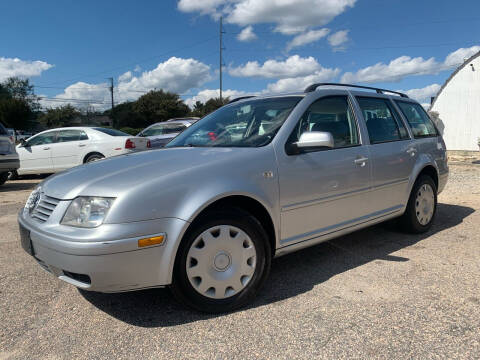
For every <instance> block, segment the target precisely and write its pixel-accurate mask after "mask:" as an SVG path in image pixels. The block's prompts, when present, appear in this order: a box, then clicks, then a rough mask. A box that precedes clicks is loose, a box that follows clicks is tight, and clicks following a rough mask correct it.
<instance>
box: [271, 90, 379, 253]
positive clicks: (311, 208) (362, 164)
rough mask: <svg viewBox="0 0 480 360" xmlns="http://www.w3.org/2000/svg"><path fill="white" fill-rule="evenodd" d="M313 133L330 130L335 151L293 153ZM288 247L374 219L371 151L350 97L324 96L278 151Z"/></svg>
mask: <svg viewBox="0 0 480 360" xmlns="http://www.w3.org/2000/svg"><path fill="white" fill-rule="evenodd" d="M309 131H323V132H330V133H331V134H332V136H333V138H334V148H331V149H318V150H316V151H310V152H305V153H300V154H292V153H290V154H289V153H288V147H289V146H290V144H292V143H294V142H296V141H298V139H299V137H300V135H301V134H302V133H304V132H309ZM277 158H278V166H279V168H278V171H279V183H280V205H281V240H280V243H281V245H282V246H288V245H292V244H295V243H298V242H301V241H306V240H310V239H314V238H317V237H320V236H322V235H326V234H329V233H334V232H336V231H339V230H341V229H343V228H345V227H349V226H352V225H355V224H358V223H361V222H364V221H366V220H368V219H369V216H370V213H371V211H370V204H369V190H370V176H371V174H370V161H369V159H368V158H369V154H368V148H367V146H365V145H364V144H363V143H362V141H361V136H360V130H359V127H358V123H357V121H356V118H355V115H354V112H353V110H352V107H351V106H350V100H349V98H348V96H347V95H335V96H327V97H322V98H320V99H318V100H316V101H314V102H313V103H312V104H311V105H310V106H309V107H308V109H307V110H306V112H305V113H304V114H303V116H302V117H301V118H300V120H299V122H298V123H297V126H296V127H295V128H294V130H293V132H292V134H291V135H290V138H289V139H288V141H287V144H286V148H285V150H284V149H282V150H281V151H278V154H277Z"/></svg>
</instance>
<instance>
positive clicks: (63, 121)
mask: <svg viewBox="0 0 480 360" xmlns="http://www.w3.org/2000/svg"><path fill="white" fill-rule="evenodd" d="M79 116H81V113H80V111H78V110H77V109H75V108H74V107H73V106H72V105H70V104H67V105H63V106H61V107H58V108H51V109H48V110H47V111H46V112H45V113H43V114H42V115H40V117H39V119H38V120H39V121H40V123H42V124H43V125H45V126H46V127H47V128H52V127H62V126H71V125H72V122H73V120H74V119H76V118H77V117H79Z"/></svg>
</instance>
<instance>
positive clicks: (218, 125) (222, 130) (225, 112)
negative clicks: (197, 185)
mask: <svg viewBox="0 0 480 360" xmlns="http://www.w3.org/2000/svg"><path fill="white" fill-rule="evenodd" d="M301 99H302V97H301V96H288V97H277V98H270V99H257V100H250V101H245V102H241V103H238V104H232V105H229V106H224V107H222V108H220V109H218V110H217V111H215V112H213V113H211V114H210V115H207V116H206V117H204V118H203V119H202V120H200V121H198V122H197V123H195V124H193V125H192V126H190V127H189V128H188V129H187V130H185V131H184V132H183V133H181V134H180V135H178V136H177V137H176V138H175V139H173V140H172V141H171V142H170V143H169V144H168V145H167V146H166V147H179V146H206V147H213V146H219V147H258V146H264V145H267V144H268V143H269V142H270V141H272V139H273V138H274V136H275V134H276V133H277V131H278V130H279V129H280V127H281V126H282V125H283V123H284V121H285V120H286V119H287V117H288V115H289V114H290V112H291V111H292V110H293V108H294V107H295V106H296V105H297V103H298V102H299V101H300V100H301Z"/></svg>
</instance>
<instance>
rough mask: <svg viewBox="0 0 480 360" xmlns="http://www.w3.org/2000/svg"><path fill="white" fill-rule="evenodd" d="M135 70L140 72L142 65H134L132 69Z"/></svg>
mask: <svg viewBox="0 0 480 360" xmlns="http://www.w3.org/2000/svg"><path fill="white" fill-rule="evenodd" d="M133 71H135V72H140V71H142V67H141V66H140V65H136V66H135V68H134V69H133Z"/></svg>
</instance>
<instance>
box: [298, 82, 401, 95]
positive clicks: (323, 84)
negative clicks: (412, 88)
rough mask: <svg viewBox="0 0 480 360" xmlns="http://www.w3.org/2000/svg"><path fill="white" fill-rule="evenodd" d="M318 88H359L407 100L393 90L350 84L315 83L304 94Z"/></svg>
mask: <svg viewBox="0 0 480 360" xmlns="http://www.w3.org/2000/svg"><path fill="white" fill-rule="evenodd" d="M319 86H344V87H351V88H359V89H368V90H375V91H376V92H377V94H384V93H386V92H387V93H392V94H397V95H400V96H401V97H404V98H408V95H407V94H404V93H401V92H398V91H393V90H387V89H380V88H376V87H371V86H362V85H352V84H339V83H317V84H312V85H310V86H309V87H307V88H306V89H305V92H306V93H309V92H312V91H315V90H316V89H317V87H319Z"/></svg>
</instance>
